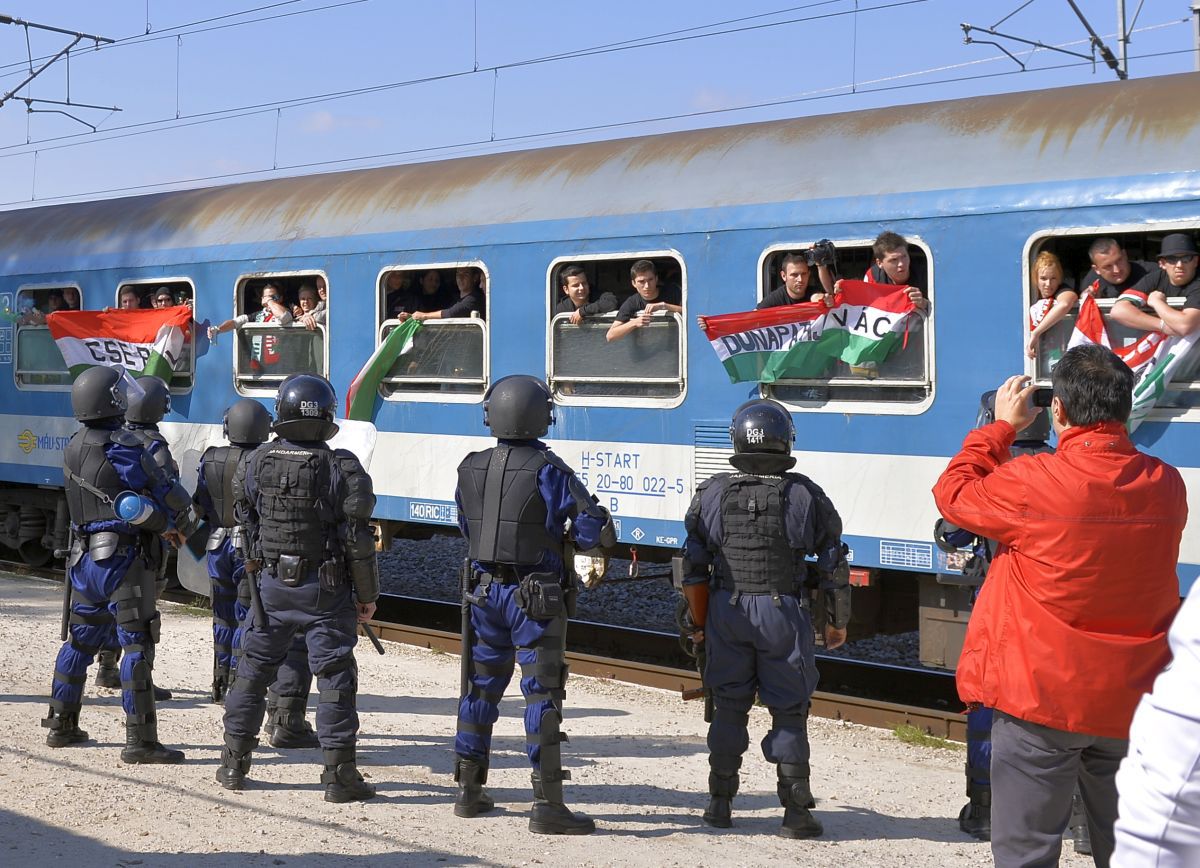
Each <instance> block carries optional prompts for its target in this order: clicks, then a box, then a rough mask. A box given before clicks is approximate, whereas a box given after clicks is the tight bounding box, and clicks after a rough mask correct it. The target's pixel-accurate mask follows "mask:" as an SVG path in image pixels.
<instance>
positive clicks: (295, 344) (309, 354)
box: [237, 324, 325, 386]
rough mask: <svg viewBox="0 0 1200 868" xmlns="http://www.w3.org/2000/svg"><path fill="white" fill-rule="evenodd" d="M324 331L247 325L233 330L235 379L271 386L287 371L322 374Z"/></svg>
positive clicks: (283, 376)
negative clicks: (235, 339)
mask: <svg viewBox="0 0 1200 868" xmlns="http://www.w3.org/2000/svg"><path fill="white" fill-rule="evenodd" d="M324 358H325V330H324V329H323V328H317V329H313V330H312V331H309V330H308V329H306V328H304V327H303V326H301V327H299V328H296V327H280V326H271V325H261V324H253V325H251V324H247V325H245V326H242V327H241V328H240V329H238V330H237V370H238V380H239V381H240V382H242V383H245V384H247V385H252V384H256V383H262V384H264V385H267V386H273V385H274V384H278V383H280V382H282V381H283V379H284V378H285V377H288V376H290V375H291V374H300V373H307V374H323V373H324Z"/></svg>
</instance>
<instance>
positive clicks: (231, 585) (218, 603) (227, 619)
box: [208, 534, 246, 670]
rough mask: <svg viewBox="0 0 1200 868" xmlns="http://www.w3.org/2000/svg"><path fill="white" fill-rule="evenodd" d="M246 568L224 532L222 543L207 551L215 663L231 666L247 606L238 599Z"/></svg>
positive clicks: (233, 661) (231, 667)
mask: <svg viewBox="0 0 1200 868" xmlns="http://www.w3.org/2000/svg"><path fill="white" fill-rule="evenodd" d="M245 574H246V567H245V565H244V564H243V563H242V559H241V558H240V557H238V554H237V550H236V549H234V547H233V541H232V540H231V539H230V537H229V535H228V534H227V535H226V536H225V538H224V539H223V540H221V544H220V545H219V546H218V547H217V548H215V549H213V550H211V551H210V552H209V553H208V577H209V579H210V580H211V581H212V613H213V652H214V655H215V657H216V662H217V665H218V666H220V667H221V668H223V669H230V670H231V669H233V668H234V666H235V662H236V649H237V647H238V645H239V643H238V641H237V639H238V637H237V635H236V634H237V632H238V630H239V628H240V625H241V623H242V621H243V620H244V619H245V617H246V607H245V605H243V604H242V603H241V602H240V601H239V600H238V584H239V583H240V582H241V580H242V576H244V575H245Z"/></svg>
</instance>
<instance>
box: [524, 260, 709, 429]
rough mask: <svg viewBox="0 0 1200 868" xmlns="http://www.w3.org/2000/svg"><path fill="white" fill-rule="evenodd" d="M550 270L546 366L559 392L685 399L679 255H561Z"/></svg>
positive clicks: (591, 397)
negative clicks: (548, 332)
mask: <svg viewBox="0 0 1200 868" xmlns="http://www.w3.org/2000/svg"><path fill="white" fill-rule="evenodd" d="M547 277H548V296H547V297H548V306H549V314H550V316H549V322H550V338H549V344H548V356H549V359H548V368H549V381H550V387H551V389H552V390H553V392H554V396H555V398H556V399H558V400H561V401H563V402H564V403H580V404H612V403H618V402H619V403H639V404H640V403H649V404H650V405H653V406H657V405H660V404H661V402H663V401H669V402H671V403H672V405H673V404H675V403H678V401H679V400H681V399H682V396H683V393H684V388H685V386H686V383H685V376H684V372H685V370H686V365H685V363H684V359H685V350H686V340H687V330H686V328H685V327H684V314H683V305H684V302H685V299H686V290H687V286H686V284H687V281H686V273H685V270H684V264H683V259H682V257H680V256H679V255H678V254H676V253H664V252H655V253H645V254H631V253H622V254H615V255H605V256H592V257H570V258H561V259H556V260H555V261H554V262H553V263H552V264H551V265H550V269H549V272H548V275H547ZM584 290H586V292H584ZM651 306H652V307H651ZM645 310H648V311H650V312H649V313H648V314H645V313H644V311H645ZM639 321H640V322H641V323H642V324H639V325H636V326H631V324H633V323H635V322H639Z"/></svg>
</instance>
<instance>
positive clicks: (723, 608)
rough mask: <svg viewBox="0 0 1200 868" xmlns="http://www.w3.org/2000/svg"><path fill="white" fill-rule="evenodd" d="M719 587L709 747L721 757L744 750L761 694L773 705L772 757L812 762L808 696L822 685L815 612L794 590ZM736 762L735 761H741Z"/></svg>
mask: <svg viewBox="0 0 1200 868" xmlns="http://www.w3.org/2000/svg"><path fill="white" fill-rule="evenodd" d="M732 600H733V594H731V593H730V592H729V591H724V590H714V591H713V592H712V594H711V596H710V598H709V604H708V620H707V621H706V623H705V626H704V644H705V650H706V652H707V655H708V659H707V663H706V668H705V670H704V683H705V686H707V687H709V688H710V689H711V690H712V696H713V720H712V723H711V724H710V725H709V729H708V749H709V752H710V753H711V754H712V756H713V757H714V759H715V758H718V757H725V758H734V757H736V758H739V762H740V757H741V755H742V754H743V753H745V751H746V748H747V747H748V746H749V742H750V737H749V733H748V732H747V728H746V726H747V721H748V719H749V712H750V707H751V706H752V705H753V704H754V695H755V693H756V692H757V694H758V696H759V698H760V699H761V700H762V703H763V705H765V706H766V707H767V708H768V710H769V711H770V712H771V729H770V731H768V732H767V734H766V737H765V738H763V740H762V751H763V756H765V757H766V758H767V761H768V762H770V763H776V764H778V763H799V764H807V763H808V758H809V749H808V702H809V697H811V696H812V692H813V690H814V689H816V684H817V668H816V660H815V657H814V647H813V630H812V620H811V618H810V617H809V613H808V610H807V609H805V608H804V607H803V606H801V605H800V600H799V599H798V598H797V597H795V596H792V595H790V594H786V595H780V596H779V597H778V598H772V597H771V595H769V594H740V595H739V596H738V598H737V600H736V602H732ZM734 767H736V766H734Z"/></svg>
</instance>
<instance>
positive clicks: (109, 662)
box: [96, 648, 121, 690]
mask: <svg viewBox="0 0 1200 868" xmlns="http://www.w3.org/2000/svg"><path fill="white" fill-rule="evenodd" d="M120 659H121V649H120V648H115V649H105V650H103V651H101V652H100V653H99V654H98V655H96V686H97V687H107V688H108V689H110V690H120V689H121V669H120V666H119V665H118V662H119V661H120Z"/></svg>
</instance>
